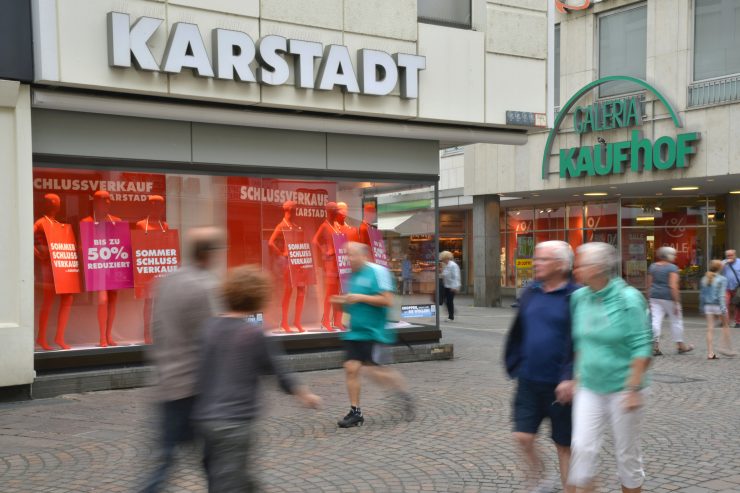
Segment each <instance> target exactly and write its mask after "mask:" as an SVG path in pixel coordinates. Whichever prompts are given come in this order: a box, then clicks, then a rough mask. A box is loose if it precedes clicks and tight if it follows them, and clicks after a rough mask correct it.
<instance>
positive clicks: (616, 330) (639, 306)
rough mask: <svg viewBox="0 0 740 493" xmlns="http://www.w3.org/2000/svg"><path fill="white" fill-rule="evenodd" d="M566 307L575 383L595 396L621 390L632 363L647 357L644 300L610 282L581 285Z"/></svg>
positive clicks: (648, 344) (648, 334)
mask: <svg viewBox="0 0 740 493" xmlns="http://www.w3.org/2000/svg"><path fill="white" fill-rule="evenodd" d="M570 308H571V315H572V321H573V346H574V349H575V353H576V361H575V376H576V378H577V379H578V381H579V384H580V385H582V386H583V387H585V388H587V389H589V390H591V391H593V392H596V393H598V394H609V393H613V392H619V391H621V390H623V389H624V387H625V384H626V383H627V377H628V376H629V374H630V371H631V368H630V366H631V364H632V360H634V359H637V358H650V357H651V356H652V331H651V330H650V324H649V322H648V315H647V304H646V303H645V297H644V296H643V295H642V293H640V292H639V291H638V290H636V289H635V288H633V287H631V286H629V285H628V284H627V283H626V282H624V280H622V279H621V278H614V279H612V280H611V281H609V284H607V285H606V287H605V288H604V289H602V290H601V291H597V292H594V291H592V290H591V289H590V288H588V287H583V288H581V289H579V290H578V291H576V292H575V293H573V294H572V295H571V297H570ZM647 384H648V378H647V375H646V376H645V377H644V380H643V382H642V385H643V386H646V385H647Z"/></svg>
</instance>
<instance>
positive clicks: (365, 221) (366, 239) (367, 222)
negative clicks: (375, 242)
mask: <svg viewBox="0 0 740 493" xmlns="http://www.w3.org/2000/svg"><path fill="white" fill-rule="evenodd" d="M377 217H378V214H377V211H376V210H375V204H373V203H366V204H365V207H364V215H363V218H362V224H360V227H359V234H358V236H359V238H358V241H359V242H360V243H364V244H365V245H367V246H369V247H371V248H372V242H371V241H370V233H369V230H370V228H371V227H372V225H373V224H374V223H375V221H376V220H377Z"/></svg>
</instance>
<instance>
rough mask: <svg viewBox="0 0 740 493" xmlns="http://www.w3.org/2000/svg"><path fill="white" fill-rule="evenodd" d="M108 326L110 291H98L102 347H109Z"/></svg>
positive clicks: (99, 327) (100, 344)
mask: <svg viewBox="0 0 740 493" xmlns="http://www.w3.org/2000/svg"><path fill="white" fill-rule="evenodd" d="M107 324H108V291H98V329H99V330H100V343H99V344H98V346H100V347H108V338H107V337H106V333H105V328H106V325H107Z"/></svg>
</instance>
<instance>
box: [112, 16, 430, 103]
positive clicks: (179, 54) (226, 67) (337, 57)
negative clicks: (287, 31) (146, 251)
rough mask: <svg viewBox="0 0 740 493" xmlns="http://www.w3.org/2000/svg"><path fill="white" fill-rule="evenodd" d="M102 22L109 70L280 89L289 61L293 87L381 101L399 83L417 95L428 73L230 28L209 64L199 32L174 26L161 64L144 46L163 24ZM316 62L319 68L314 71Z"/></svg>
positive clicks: (401, 56)
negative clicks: (336, 90) (187, 73)
mask: <svg viewBox="0 0 740 493" xmlns="http://www.w3.org/2000/svg"><path fill="white" fill-rule="evenodd" d="M107 17H108V64H109V65H110V66H111V67H119V68H130V67H131V66H132V64H133V65H135V66H136V67H137V68H139V69H140V70H148V71H152V72H164V73H168V74H178V73H180V72H181V71H182V70H183V69H191V70H192V71H193V73H194V74H196V75H198V76H200V77H209V78H216V79H222V80H237V81H241V82H246V83H250V82H256V83H259V84H264V85H269V86H280V85H283V84H285V83H287V82H288V79H289V77H290V68H289V60H291V61H292V63H293V66H294V73H295V86H296V88H301V89H316V90H321V91H331V90H333V89H334V88H335V87H337V86H338V87H340V88H341V89H342V90H343V91H345V92H348V93H354V94H368V95H375V96H385V95H387V94H390V92H391V91H393V89H394V88H395V87H396V85H398V86H399V88H400V93H401V97H402V98H405V99H416V98H418V96H419V72H420V71H421V70H424V69H425V68H426V57H423V56H419V55H412V54H407V53H395V54H393V55H390V54H388V53H386V52H384V51H378V50H369V49H361V50H358V51H357V65H358V67H357V72H356V71H355V68H354V67H353V65H352V61H351V58H350V53H349V49H348V48H347V47H346V46H342V45H327V46H324V45H323V44H321V43H316V42H311V41H304V40H298V39H287V38H284V37H282V36H276V35H267V36H264V37H262V38H260V39H259V40H258V41H257V43H255V42H254V40H253V39H252V38H251V37H250V36H249V35H248V34H246V33H244V32H241V31H232V30H228V29H213V31H212V40H213V47H212V52H213V63H211V59H210V58H209V56H208V52H207V50H206V47H205V44H204V42H203V37H202V36H201V33H200V29H199V28H198V26H197V25H195V24H190V23H187V22H176V23H175V24H173V26H172V29H171V30H170V34H169V38H168V41H167V46H166V48H165V50H164V55H163V57H162V61H161V62H159V63H158V62H157V60H155V58H154V55H152V52H151V50H150V49H149V46H148V42H149V40H151V38H152V36H154V34H155V33H156V32H157V31H158V30H159V29H160V27H161V25H162V23H163V22H164V19H158V18H154V17H140V18H139V19H138V20H136V22H135V23H134V24H133V25H131V20H130V16H129V15H128V14H125V13H120V12H109V13H108V16H107ZM317 59H318V60H320V64H319V69H318V71H316V70H314V61H315V60H317ZM255 62H256V66H257V70H256V71H255V70H253V65H255Z"/></svg>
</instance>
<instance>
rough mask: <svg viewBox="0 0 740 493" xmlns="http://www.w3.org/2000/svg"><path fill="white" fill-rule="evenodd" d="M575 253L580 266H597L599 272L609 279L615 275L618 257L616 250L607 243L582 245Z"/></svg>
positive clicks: (596, 242)
mask: <svg viewBox="0 0 740 493" xmlns="http://www.w3.org/2000/svg"><path fill="white" fill-rule="evenodd" d="M576 253H577V255H578V259H579V260H580V262H581V264H586V265H596V266H599V270H600V271H601V272H602V273H603V274H606V275H607V276H609V277H613V276H615V275H616V273H617V265H618V263H619V256H618V255H617V249H616V248H614V247H613V246H611V245H610V244H609V243H601V242H598V241H594V242H591V243H584V244H583V245H581V246H579V247H578V248H577V249H576Z"/></svg>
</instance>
